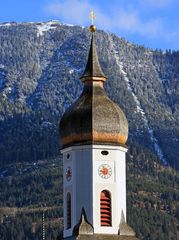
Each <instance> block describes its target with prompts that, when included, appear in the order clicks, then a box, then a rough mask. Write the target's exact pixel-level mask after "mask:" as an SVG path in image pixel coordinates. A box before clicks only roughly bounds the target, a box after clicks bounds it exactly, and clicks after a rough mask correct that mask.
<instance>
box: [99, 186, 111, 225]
mask: <svg viewBox="0 0 179 240" xmlns="http://www.w3.org/2000/svg"><path fill="white" fill-rule="evenodd" d="M100 214H101V226H105V227H108V226H111V225H112V224H111V194H110V192H109V191H107V190H103V191H102V192H101V194H100Z"/></svg>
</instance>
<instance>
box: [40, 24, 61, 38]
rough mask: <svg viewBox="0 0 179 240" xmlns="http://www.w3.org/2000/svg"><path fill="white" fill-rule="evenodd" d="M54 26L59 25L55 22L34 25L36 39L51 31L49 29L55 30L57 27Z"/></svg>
mask: <svg viewBox="0 0 179 240" xmlns="http://www.w3.org/2000/svg"><path fill="white" fill-rule="evenodd" d="M56 24H59V22H57V21H49V22H46V23H43V22H41V23H38V24H36V27H37V30H38V32H37V37H40V36H43V35H44V33H45V32H47V31H49V30H51V29H56V28H57V25H56Z"/></svg>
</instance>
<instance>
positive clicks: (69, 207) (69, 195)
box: [67, 193, 71, 229]
mask: <svg viewBox="0 0 179 240" xmlns="http://www.w3.org/2000/svg"><path fill="white" fill-rule="evenodd" d="M69 228H71V194H70V193H67V229H69Z"/></svg>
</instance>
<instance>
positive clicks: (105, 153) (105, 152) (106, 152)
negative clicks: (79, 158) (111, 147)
mask: <svg viewBox="0 0 179 240" xmlns="http://www.w3.org/2000/svg"><path fill="white" fill-rule="evenodd" d="M101 154H102V155H105V156H106V155H108V154H109V152H108V151H106V150H103V151H101Z"/></svg>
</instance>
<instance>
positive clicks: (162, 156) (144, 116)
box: [109, 35, 167, 165]
mask: <svg viewBox="0 0 179 240" xmlns="http://www.w3.org/2000/svg"><path fill="white" fill-rule="evenodd" d="M109 40H110V44H111V51H112V52H113V56H114V57H115V60H116V64H117V65H118V67H119V69H120V71H121V73H122V75H123V76H124V80H125V81H126V83H127V88H128V89H129V90H130V91H131V93H132V96H133V98H134V102H135V104H136V107H137V112H139V113H140V114H141V117H142V119H143V121H144V125H145V127H146V128H147V129H148V132H149V134H150V139H151V141H152V143H153V145H154V149H155V151H156V154H157V155H158V157H159V159H160V160H161V162H163V164H165V165H167V161H166V159H165V158H164V155H163V152H162V149H161V148H160V146H159V144H158V140H157V139H156V138H155V137H154V133H153V130H152V129H151V128H150V126H149V123H148V120H147V117H146V114H145V112H144V110H143V109H142V107H141V104H140V102H139V99H138V97H137V95H136V94H135V92H134V91H133V89H132V83H131V82H130V81H129V79H128V77H127V73H126V72H125V71H124V67H123V65H122V63H121V62H120V59H119V53H118V52H117V51H116V50H115V46H114V43H113V40H112V38H111V36H110V35H109Z"/></svg>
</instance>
